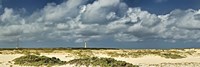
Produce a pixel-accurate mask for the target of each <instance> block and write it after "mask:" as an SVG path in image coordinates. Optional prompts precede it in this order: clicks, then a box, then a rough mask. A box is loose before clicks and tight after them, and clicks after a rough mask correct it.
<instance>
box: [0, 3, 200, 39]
mask: <svg viewBox="0 0 200 67" xmlns="http://www.w3.org/2000/svg"><path fill="white" fill-rule="evenodd" d="M199 15H200V10H192V9H188V10H173V11H172V12H171V13H169V14H166V15H156V14H151V13H149V12H148V11H143V10H141V9H140V8H128V6H127V5H126V4H125V3H124V2H122V1H120V0H109V1H107V0H97V1H95V2H94V3H91V4H87V1H83V0H68V1H66V2H63V3H62V4H59V5H55V4H49V5H47V6H45V7H44V8H43V9H42V10H40V11H37V12H34V13H33V14H32V15H30V16H26V17H22V16H21V14H20V13H17V12H15V11H14V10H13V9H12V8H5V9H4V13H3V14H2V15H0V31H1V32H0V41H13V40H15V39H16V37H17V36H19V37H20V38H21V40H39V41H41V40H45V39H60V40H65V41H74V42H82V41H84V40H86V41H89V40H101V39H104V38H109V39H114V40H116V41H129V42H134V41H144V40H146V39H157V38H159V39H163V40H165V41H173V42H176V41H175V40H194V41H199V40H200V31H199V30H200V27H199V26H200V20H199V19H200V16H199Z"/></svg>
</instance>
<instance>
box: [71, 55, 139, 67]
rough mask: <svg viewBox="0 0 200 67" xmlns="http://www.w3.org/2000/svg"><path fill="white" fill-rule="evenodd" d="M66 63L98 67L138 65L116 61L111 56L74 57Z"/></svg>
mask: <svg viewBox="0 0 200 67" xmlns="http://www.w3.org/2000/svg"><path fill="white" fill-rule="evenodd" d="M67 63H68V64H74V65H76V66H86V67H89V66H94V67H96V66H100V67H139V66H137V65H133V64H131V63H127V62H125V61H117V60H115V59H113V58H98V57H91V58H80V59H74V60H70V61H68V62H67Z"/></svg>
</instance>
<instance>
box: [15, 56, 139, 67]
mask: <svg viewBox="0 0 200 67" xmlns="http://www.w3.org/2000/svg"><path fill="white" fill-rule="evenodd" d="M13 61H14V62H15V63H14V64H17V65H22V66H54V65H64V64H75V65H76V66H81V65H83V66H100V67H139V66H137V65H132V64H131V63H127V62H125V61H117V60H115V59H113V58H97V57H88V58H79V59H74V60H70V61H68V62H66V61H61V60H60V59H58V58H55V57H52V58H49V57H46V56H36V55H26V56H21V57H19V58H16V59H14V60H13Z"/></svg>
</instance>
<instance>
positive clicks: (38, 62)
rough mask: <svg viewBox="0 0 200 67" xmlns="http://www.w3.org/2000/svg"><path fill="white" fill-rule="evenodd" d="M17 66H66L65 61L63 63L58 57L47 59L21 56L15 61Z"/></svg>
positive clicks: (44, 57)
mask: <svg viewBox="0 0 200 67" xmlns="http://www.w3.org/2000/svg"><path fill="white" fill-rule="evenodd" d="M13 61H14V62H15V63H14V64H17V65H23V66H53V65H63V64H66V62H65V61H61V60H60V59H59V58H56V57H52V58H49V57H46V56H36V55H26V56H21V57H19V58H16V59H14V60H13Z"/></svg>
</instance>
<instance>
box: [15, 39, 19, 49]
mask: <svg viewBox="0 0 200 67" xmlns="http://www.w3.org/2000/svg"><path fill="white" fill-rule="evenodd" d="M18 48H19V37H17V44H16V49H18Z"/></svg>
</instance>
